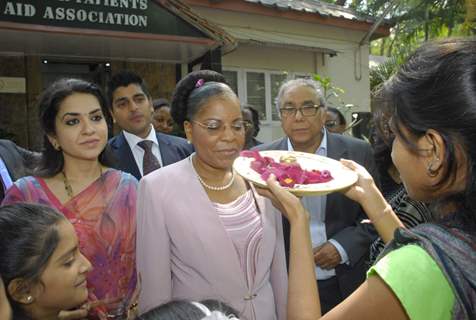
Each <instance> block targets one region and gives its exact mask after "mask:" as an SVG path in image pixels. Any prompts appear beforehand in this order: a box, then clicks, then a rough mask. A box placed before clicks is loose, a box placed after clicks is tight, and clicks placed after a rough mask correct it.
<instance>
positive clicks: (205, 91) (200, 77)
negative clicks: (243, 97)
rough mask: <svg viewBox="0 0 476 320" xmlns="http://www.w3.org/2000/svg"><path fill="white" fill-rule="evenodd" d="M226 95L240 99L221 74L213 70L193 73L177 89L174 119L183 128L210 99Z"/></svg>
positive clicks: (179, 83) (178, 84)
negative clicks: (185, 122)
mask: <svg viewBox="0 0 476 320" xmlns="http://www.w3.org/2000/svg"><path fill="white" fill-rule="evenodd" d="M224 95H227V96H232V97H235V98H236V99H238V97H237V96H236V94H235V93H234V92H233V90H232V89H231V88H230V87H229V86H228V84H227V83H226V79H225V77H224V76H223V75H222V74H221V73H218V72H215V71H211V70H199V71H194V72H191V73H189V74H188V75H186V76H185V77H184V78H183V79H182V80H180V81H179V82H178V83H177V86H176V87H175V90H174V94H173V98H172V104H171V111H170V112H171V114H172V118H173V119H174V121H175V123H177V124H178V125H179V126H181V127H182V126H183V123H184V121H188V120H192V119H193V118H194V116H195V115H196V114H197V112H198V111H199V110H200V107H201V106H202V105H203V104H204V103H206V102H207V101H208V99H210V98H212V97H217V96H224Z"/></svg>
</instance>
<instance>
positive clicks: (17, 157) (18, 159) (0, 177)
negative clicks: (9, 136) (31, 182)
mask: <svg viewBox="0 0 476 320" xmlns="http://www.w3.org/2000/svg"><path fill="white" fill-rule="evenodd" d="M39 156H40V155H39V154H38V153H35V152H31V151H28V150H26V149H23V148H21V147H19V146H17V145H16V144H15V143H13V142H12V141H10V140H4V139H0V203H1V202H2V200H3V197H4V196H5V191H6V190H7V189H8V188H10V186H11V185H12V183H13V182H15V180H18V179H20V178H21V177H24V176H26V175H28V172H27V168H32V167H33V166H34V165H35V164H36V163H37V161H38V158H39Z"/></svg>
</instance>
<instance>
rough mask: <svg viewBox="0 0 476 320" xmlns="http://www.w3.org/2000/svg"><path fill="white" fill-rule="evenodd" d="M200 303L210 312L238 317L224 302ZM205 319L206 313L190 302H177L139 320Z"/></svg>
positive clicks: (161, 306)
mask: <svg viewBox="0 0 476 320" xmlns="http://www.w3.org/2000/svg"><path fill="white" fill-rule="evenodd" d="M200 303H201V304H203V305H204V306H205V307H207V308H208V309H209V310H210V311H220V312H222V313H223V314H225V315H227V316H228V315H234V316H238V312H237V311H236V310H235V309H233V308H232V307H230V306H228V305H227V304H225V303H223V302H220V301H217V300H212V299H210V300H204V301H201V302H200ZM203 317H205V313H204V312H203V311H202V310H200V308H199V307H197V306H196V305H194V304H193V303H191V302H190V301H185V300H176V301H171V302H168V303H165V304H163V305H160V306H158V307H157V308H154V309H152V310H150V311H148V312H146V313H144V314H142V315H141V316H140V317H139V318H138V320H199V319H202V318H203Z"/></svg>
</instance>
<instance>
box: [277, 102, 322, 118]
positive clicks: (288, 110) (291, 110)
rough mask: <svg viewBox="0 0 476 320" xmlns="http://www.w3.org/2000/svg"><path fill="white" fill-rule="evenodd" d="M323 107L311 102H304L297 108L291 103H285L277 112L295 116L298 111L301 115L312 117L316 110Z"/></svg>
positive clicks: (285, 115) (286, 115) (283, 115)
mask: <svg viewBox="0 0 476 320" xmlns="http://www.w3.org/2000/svg"><path fill="white" fill-rule="evenodd" d="M323 107H324V106H323V105H318V104H315V103H313V102H306V103H304V104H303V105H302V106H301V107H299V108H296V107H295V106H293V105H291V104H286V105H284V106H283V107H282V108H280V109H279V112H280V113H281V116H282V117H295V116H296V115H297V112H298V111H299V112H301V115H302V116H303V117H313V116H315V115H316V114H317V111H318V110H319V109H320V108H323Z"/></svg>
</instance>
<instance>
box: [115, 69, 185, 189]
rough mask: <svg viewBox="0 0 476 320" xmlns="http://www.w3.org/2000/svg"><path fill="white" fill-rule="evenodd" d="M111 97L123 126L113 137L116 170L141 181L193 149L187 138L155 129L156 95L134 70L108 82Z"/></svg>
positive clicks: (121, 73) (120, 73)
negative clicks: (153, 102)
mask: <svg viewBox="0 0 476 320" xmlns="http://www.w3.org/2000/svg"><path fill="white" fill-rule="evenodd" d="M108 98H109V104H110V108H111V111H112V115H113V117H114V120H115V122H116V123H117V124H118V125H119V127H121V128H122V131H121V132H120V133H119V134H118V135H116V136H115V137H113V138H112V139H111V140H109V147H110V151H111V152H112V154H113V156H114V158H115V159H114V160H115V161H116V164H115V166H114V167H115V168H116V169H118V170H122V171H125V172H128V173H130V174H132V175H133V176H135V177H136V178H137V180H140V179H141V178H142V177H143V176H145V175H146V174H148V173H149V172H151V171H153V170H156V169H158V168H160V167H163V166H166V165H169V164H172V163H175V162H177V161H179V160H182V159H184V158H186V157H188V156H189V155H190V154H191V153H192V152H193V147H192V145H191V144H189V143H187V141H186V140H185V139H183V138H179V137H175V136H171V135H168V134H163V133H160V132H156V131H155V130H154V127H153V126H152V114H153V112H154V108H153V106H152V98H151V96H150V94H149V91H148V89H147V86H146V84H145V81H144V80H143V79H142V78H141V77H140V76H139V75H137V74H135V73H133V72H130V71H121V72H119V73H117V74H115V75H114V76H113V77H112V78H111V81H109V84H108Z"/></svg>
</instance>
